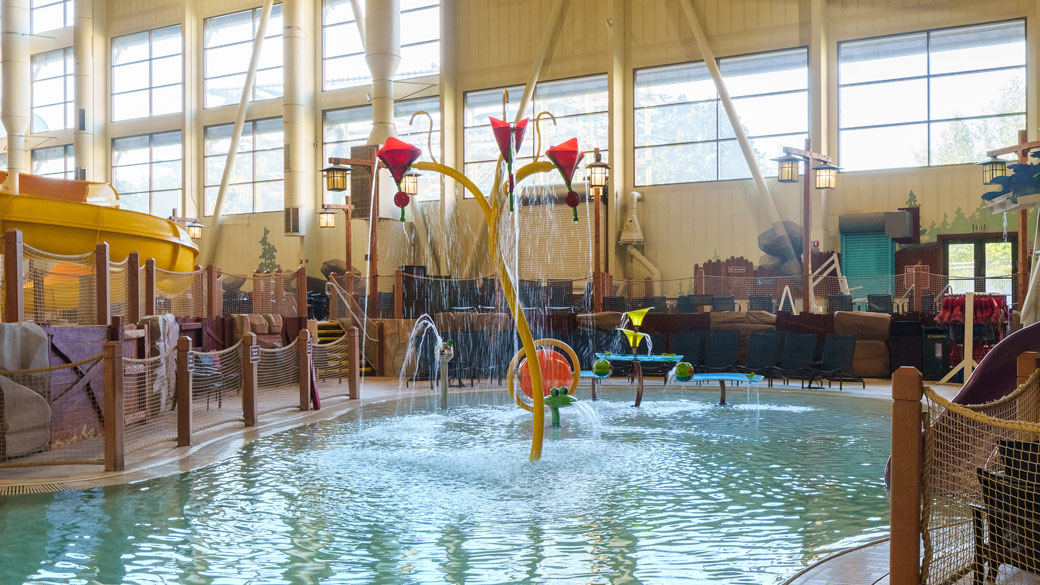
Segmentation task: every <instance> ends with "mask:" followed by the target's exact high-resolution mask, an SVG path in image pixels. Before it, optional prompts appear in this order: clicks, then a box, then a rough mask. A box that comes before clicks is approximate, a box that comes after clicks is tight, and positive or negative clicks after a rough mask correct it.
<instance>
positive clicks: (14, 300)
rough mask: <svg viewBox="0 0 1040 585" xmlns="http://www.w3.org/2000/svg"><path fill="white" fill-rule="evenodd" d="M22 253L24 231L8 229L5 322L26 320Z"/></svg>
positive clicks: (5, 261)
mask: <svg viewBox="0 0 1040 585" xmlns="http://www.w3.org/2000/svg"><path fill="white" fill-rule="evenodd" d="M22 253H23V251H22V231H21V230H7V233H5V234H4V315H3V317H4V323H21V322H22V321H24V320H25V283H24V282H23V280H22V279H23V274H22V271H23V268H24V265H23V262H22ZM33 292H34V293H35V292H36V291H35V290H34V291H33Z"/></svg>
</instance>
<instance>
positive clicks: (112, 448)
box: [101, 341, 126, 471]
mask: <svg viewBox="0 0 1040 585" xmlns="http://www.w3.org/2000/svg"><path fill="white" fill-rule="evenodd" d="M101 358H102V360H103V361H104V364H103V366H102V368H103V371H104V374H103V375H104V381H105V397H104V403H105V410H104V415H105V423H104V424H105V471H123V469H124V468H125V467H126V464H125V461H124V458H123V454H124V449H125V445H124V442H123V344H121V343H119V342H118V341H106V342H105V345H104V348H103V349H102V350H101Z"/></svg>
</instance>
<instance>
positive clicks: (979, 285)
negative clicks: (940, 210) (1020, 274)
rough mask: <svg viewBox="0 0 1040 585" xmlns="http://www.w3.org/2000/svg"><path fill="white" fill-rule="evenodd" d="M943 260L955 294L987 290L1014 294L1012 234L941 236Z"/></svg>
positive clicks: (1014, 262)
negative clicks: (1005, 237)
mask: <svg viewBox="0 0 1040 585" xmlns="http://www.w3.org/2000/svg"><path fill="white" fill-rule="evenodd" d="M940 238H942V239H943V240H944V241H943V263H944V264H945V268H946V274H947V276H948V277H949V284H950V288H951V290H952V291H953V293H954V294H964V293H966V292H979V293H981V292H988V293H996V294H1003V295H1008V296H1009V297H1010V296H1011V295H1013V294H1014V290H1013V289H1014V286H1013V275H1014V273H1015V266H1016V261H1017V258H1016V256H1017V254H1016V247H1015V239H1016V238H1015V236H1014V235H1012V234H1008V238H1007V240H1005V239H1004V237H1003V236H1002V235H995V236H990V235H982V234H980V235H978V236H946V237H943V236H940Z"/></svg>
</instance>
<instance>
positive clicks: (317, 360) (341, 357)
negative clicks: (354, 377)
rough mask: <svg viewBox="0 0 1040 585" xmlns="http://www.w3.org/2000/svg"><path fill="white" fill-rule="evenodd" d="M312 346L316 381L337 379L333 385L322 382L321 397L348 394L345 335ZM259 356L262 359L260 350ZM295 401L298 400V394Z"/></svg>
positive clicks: (347, 361)
mask: <svg viewBox="0 0 1040 585" xmlns="http://www.w3.org/2000/svg"><path fill="white" fill-rule="evenodd" d="M313 348H314V349H313V352H314V353H313V355H312V356H311V359H313V360H314V370H315V372H316V373H317V376H318V382H319V383H323V382H328V381H329V380H338V382H339V383H338V384H335V385H332V384H328V385H325V384H322V386H321V397H322V398H332V397H334V396H347V395H349V394H350V388H349V387H348V386H347V383H346V381H345V380H347V379H348V377H349V376H350V344H349V343H347V336H346V335H343V336H341V337H340V338H339V339H336V340H334V341H330V342H329V343H316V344H314V346H313ZM260 357H261V360H263V351H262V350H261V352H260ZM262 363H263V362H262V361H261V364H262ZM297 402H299V398H298V395H297Z"/></svg>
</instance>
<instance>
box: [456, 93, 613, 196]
mask: <svg viewBox="0 0 1040 585" xmlns="http://www.w3.org/2000/svg"><path fill="white" fill-rule="evenodd" d="M598 78H602V80H603V82H604V83H605V85H606V90H605V91H606V96H607V105H606V107H605V109H603V110H597V111H591V112H581V113H576V114H560V115H557V114H553V115H554V117H555V118H556V120H557V122H559V121H560V120H572V119H578V118H589V117H592V116H601V115H605V116H606V117H607V144H606V145H605V146H604V147H599V146H596V145H591V148H587V149H585V148H583V149H582V152H584V153H585V156H586V158H585V162H586V163H588V162H592V159H591V158H590V156H591V153H592V152H593V151H594V150H595V149H596V148H599V149H600V153H601V154H602V155H603V156H604V157H606V156H608V154H609V152H610V148H609V147H610V80H609V77H608V75H607V74H606V73H592V74H589V75H576V76H572V77H561V78H559V79H547V80H544V81H540V82H538V85H536V86H535V90H534V93H533V94H532V95H531V100H530V103H529V104H528V108H529V110H530V112H531V113H530V115H529V116H528V118H529V120H530V121H529V122H528V127H527V133H526V134H525V135H524V144H531V145H532V146H533V145H534V143H533V142H528V140H534V139H535V135H534V133H535V131H536V130H535V128H534V124H535V116H537V115H538V113H539V112H538V111H536V110H537V104H538V88H539V87H542V86H545V85H549V86H552V85H553V84H557V83H559V84H565V83H566V82H581V81H585V80H589V81H593V80H597V79H598ZM525 87H526V83H521V84H515V83H514V84H509V85H500V86H497V87H487V88H481V89H472V90H469V91H465V92H463V94H462V116H461V120H462V167H463V169H465V168H466V165H470V164H487V163H489V162H493V163H497V162H498V159H499V155H495V156H494V157H493V158H491V159H479V160H469V159H467V155H466V146H467V144H466V131H467V130H469V129H472V128H479V127H481V126H480V125H476V126H468V125H466V98H467V96H469V95H470V94H476V93H486V92H495V91H498V92H501V91H502V90H514V89H517V90H518V95H523V92H524V88H525ZM508 121H509V122H510V123H511V122H512V120H508ZM490 131H491V129H490V127H488V132H490ZM568 138H570V137H568ZM549 146H552V145H551V144H548V143H545V142H543V143H542V147H543V148H548V147H549ZM579 146H589V145H579ZM518 154H520V153H518ZM541 154H543V155H544V153H541ZM538 155H539V153H534V154H532V155H531V156H518V157H517V160H518V161H520V160H526V159H529V158H534V157H535V156H538ZM514 170H515V169H514ZM556 179H557V177H556V175H555V174H554V175H553V182H552V183H550V184H549V186H552V187H554V188H555V187H560V189H559V190H560V192H561V193H562V192H564V191H565V190H564V189H562V188H563V180H562V179H559V181H558V182H557V180H556ZM474 183H475V181H474ZM477 187H478V188H480V185H477ZM484 195H485V196H488V195H490V194H489V193H484ZM463 198H464V199H473V198H474V196H473V195H472V194H471V193H470V192H469V191H464V193H463Z"/></svg>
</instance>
